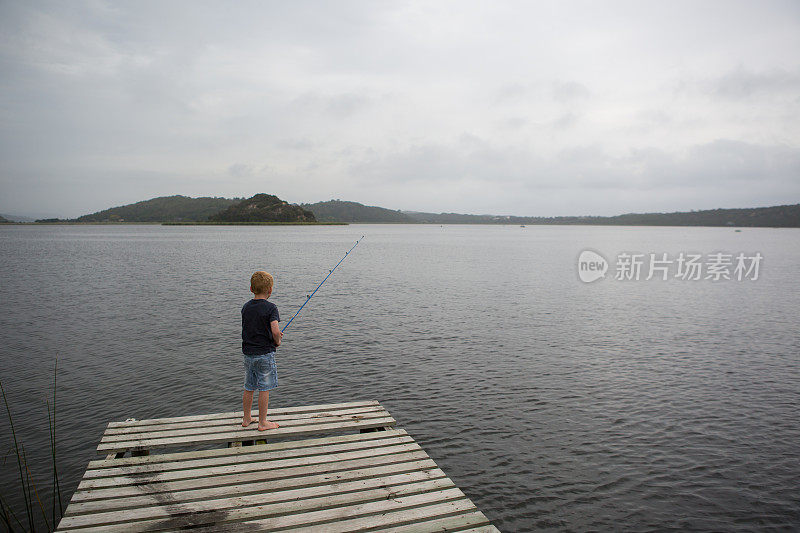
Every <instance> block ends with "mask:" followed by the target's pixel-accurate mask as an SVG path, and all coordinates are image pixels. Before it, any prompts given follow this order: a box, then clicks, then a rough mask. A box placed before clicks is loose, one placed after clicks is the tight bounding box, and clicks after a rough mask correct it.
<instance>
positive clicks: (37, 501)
mask: <svg viewBox="0 0 800 533" xmlns="http://www.w3.org/2000/svg"><path fill="white" fill-rule="evenodd" d="M57 384H58V357H56V362H55V366H54V369H53V408H52V413H51V409H50V402H49V401H48V402H47V425H48V429H49V435H50V441H49V442H50V456H51V458H52V465H51V466H52V470H53V472H52V487H51V490H50V494H49V496H50V499H51V502H52V506H51V507H52V509H51V511H52V513H51V518H52V522H51V521H50V520H48V516H47V512H46V511H45V504H44V501H43V500H42V498H41V497H40V492H39V489H38V487H37V486H36V482H35V481H34V479H33V475H32V474H31V470H30V468H29V466H28V457H27V454H26V453H25V447H24V446H23V444H22V442H20V440H19V439H18V438H17V431H16V428H15V427H14V417H13V415H12V414H11V407H10V406H9V404H8V397H7V396H6V390H5V388H4V387H3V383H2V380H0V392H2V396H3V404H4V405H5V407H6V415H7V416H8V423H9V426H10V428H11V437H12V439H11V440H12V443H13V446H12V447H11V449H10V450H9V453H7V454H6V457H8V455H9V454H10V452H12V451H13V452H14V455H15V456H16V458H17V470H18V471H19V485H18V487H17V490H19V491H20V492H21V494H22V499H23V506H24V511H25V516H24V518H23V519H22V520H20V518H19V517H18V516H17V515H16V513H15V512H14V510H13V509H12V506H11V504H10V503H9V502H8V500H7V495H5V494H0V524H2V525H4V526H5V528H6V529H7V530H8V531H30V532H36V531H42V528H41V522H39V521H38V519H37V516H38V514H39V513H41V517H42V521H43V522H44V527H45V529H44V531H53V530H54V528H55V527H56V526H58V521H59V519H60V518H61V516H62V515H63V514H64V508H63V503H62V502H63V500H62V497H61V484H60V483H59V479H58V466H57V460H56V385H57ZM45 496H47V494H45ZM26 522H27V524H26ZM37 523H38V524H39V527H37Z"/></svg>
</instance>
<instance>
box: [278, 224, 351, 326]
mask: <svg viewBox="0 0 800 533" xmlns="http://www.w3.org/2000/svg"><path fill="white" fill-rule="evenodd" d="M363 238H364V236H363V235H362V236H361V239H363ZM361 239H358V240H357V241H356V243H355V244H354V245H353V248H355V247H356V246H358V243H359V242H360V241H361ZM353 248H350V249H349V250H347V252H345V254H344V257H342V258H341V259H339V262H338V263H336V266H335V267H333V268H332V269H330V271H328V275H327V276H325V279H323V280H322V281H321V282H320V284H319V285H317V288H316V289H314V292H312V293H311V294H309V295H308V296H306V301H305V302H303V305H301V306H300V309H298V310H297V312H296V313H295V314H294V315H293V316H292V318H290V319H289V322H287V323H286V325H285V326H283V327H282V328H281V333H283V331H284V330H285V329H286V328H288V327H289V324H291V323H292V320H294V317H296V316H297V315H298V314H300V311H302V310H303V308H304V307H305V306H306V304H307V303H308V301H309V300H311V298H312V297H313V296H314V295H315V294H316V293H317V291H318V290H319V288H320V287H322V284H323V283H325V282H326V281H328V278H329V277H331V274H333V271H334V270H336V268H337V267H338V266H339V265H341V264H342V261H344V260H345V259H347V256H348V255H350V252H352V251H353Z"/></svg>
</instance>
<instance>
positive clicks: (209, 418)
mask: <svg viewBox="0 0 800 533" xmlns="http://www.w3.org/2000/svg"><path fill="white" fill-rule="evenodd" d="M253 416H255V417H256V418H257V415H256V414H255V412H254V415H253ZM241 417H242V414H241V412H232V413H217V414H211V415H205V416H202V415H201V416H186V417H174V418H165V419H153V420H137V421H130V422H111V423H110V424H109V425H108V427H107V428H106V431H105V433H104V434H103V437H102V439H101V440H100V444H99V445H98V447H97V452H98V453H100V454H116V453H124V452H127V451H140V450H151V449H156V448H169V447H178V446H187V445H189V446H191V445H199V444H215V443H222V442H225V443H228V442H242V441H251V440H257V439H263V438H266V437H272V438H274V437H302V436H308V435H316V434H324V433H335V432H341V431H356V430H365V429H373V428H386V427H392V426H394V425H395V424H396V422H395V420H394V419H393V418H392V417H391V415H390V414H389V412H388V411H386V409H384V408H383V407H381V405H380V404H378V402H373V401H369V402H351V403H344V404H328V405H319V406H305V407H290V408H284V409H274V410H271V411H270V413H269V418H270V420H274V421H276V422H278V423H279V424H280V425H281V427H279V428H278V429H272V430H268V431H266V432H262V431H258V428H257V424H255V423H254V424H252V425H251V426H249V427H247V428H243V427H242V426H241V424H240V421H241Z"/></svg>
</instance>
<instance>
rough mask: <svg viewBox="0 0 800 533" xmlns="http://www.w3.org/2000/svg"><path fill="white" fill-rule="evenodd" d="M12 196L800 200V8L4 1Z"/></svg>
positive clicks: (5, 120)
mask: <svg viewBox="0 0 800 533" xmlns="http://www.w3.org/2000/svg"><path fill="white" fill-rule="evenodd" d="M0 116H2V122H1V123H0V213H12V214H26V213H29V214H35V215H44V214H51V215H57V216H70V217H72V216H77V215H81V214H85V213H89V212H92V211H97V210H100V209H104V208H107V207H110V206H114V205H122V204H127V203H131V202H135V201H139V200H145V199H148V198H152V197H155V196H164V195H171V194H184V195H189V196H226V197H234V196H237V197H238V196H251V195H253V194H255V193H257V192H267V193H272V194H277V195H278V196H280V197H281V198H283V199H285V200H288V201H290V202H316V201H320V200H329V199H331V198H339V199H343V200H354V201H358V202H362V203H365V204H369V205H380V206H383V207H388V208H392V209H404V210H405V209H407V210H423V211H435V212H441V211H446V212H465V213H493V214H517V215H546V216H550V215H573V214H575V215H577V214H600V215H611V214H618V213H623V212H643V211H676V210H689V209H706V208H714V207H748V206H766V205H776V204H787V203H798V202H800V2H797V1H794V0H792V1H785V2H773V1H761V0H759V1H748V2H734V1H730V0H725V1H719V2H707V1H697V0H692V1H688V2H682V1H675V0H664V1H660V2H647V1H632V2H596V1H591V2H565V1H556V2H495V1H492V2H488V1H482V2H472V1H465V0H458V1H454V2H437V1H432V0H429V1H425V2H401V1H392V2H388V1H385V2H384V1H367V0H365V1H361V2H346V1H336V2H300V1H296V0H292V1H281V2H264V1H262V2H252V3H251V2H221V1H220V2H197V1H191V2H177V1H169V2H162V1H159V2H142V1H135V2H134V1H131V2H108V3H107V2H77V1H70V2H48V3H39V2H31V1H27V0H26V1H16V2H11V1H6V0H2V1H0Z"/></svg>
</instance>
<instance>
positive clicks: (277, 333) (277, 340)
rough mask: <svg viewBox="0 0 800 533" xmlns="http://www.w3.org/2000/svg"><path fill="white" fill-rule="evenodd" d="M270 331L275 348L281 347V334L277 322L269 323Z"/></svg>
mask: <svg viewBox="0 0 800 533" xmlns="http://www.w3.org/2000/svg"><path fill="white" fill-rule="evenodd" d="M269 326H270V329H271V330H272V338H273V340H274V341H275V346H280V345H281V340H282V339H283V332H282V331H281V328H280V327H279V326H278V321H277V320H273V321H272V322H270V323H269Z"/></svg>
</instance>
